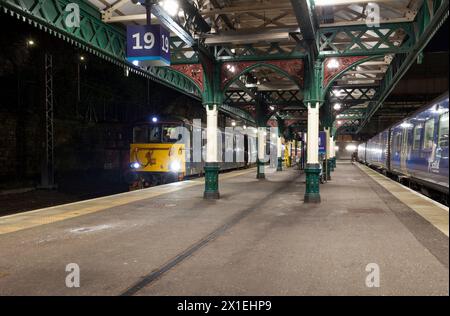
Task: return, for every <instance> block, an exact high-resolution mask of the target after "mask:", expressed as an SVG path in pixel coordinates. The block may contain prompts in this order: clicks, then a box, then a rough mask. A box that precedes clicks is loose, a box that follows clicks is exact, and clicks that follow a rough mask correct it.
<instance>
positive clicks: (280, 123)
mask: <svg viewBox="0 0 450 316" xmlns="http://www.w3.org/2000/svg"><path fill="white" fill-rule="evenodd" d="M277 125H278V138H277V171H283V152H282V150H281V146H282V143H281V136H282V135H283V131H284V128H285V126H284V121H283V119H282V118H281V117H277Z"/></svg>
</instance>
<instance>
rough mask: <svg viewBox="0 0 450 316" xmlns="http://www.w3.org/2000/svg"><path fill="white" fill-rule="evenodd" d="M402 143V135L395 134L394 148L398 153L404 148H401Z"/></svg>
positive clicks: (399, 133)
mask: <svg viewBox="0 0 450 316" xmlns="http://www.w3.org/2000/svg"><path fill="white" fill-rule="evenodd" d="M401 141H402V133H401V132H398V133H396V134H395V146H394V148H395V151H396V152H400V150H401V148H402V147H401Z"/></svg>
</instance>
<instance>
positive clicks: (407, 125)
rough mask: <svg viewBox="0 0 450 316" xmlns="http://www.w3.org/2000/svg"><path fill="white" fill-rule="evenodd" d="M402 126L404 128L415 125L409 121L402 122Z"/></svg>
mask: <svg viewBox="0 0 450 316" xmlns="http://www.w3.org/2000/svg"><path fill="white" fill-rule="evenodd" d="M400 127H402V128H405V129H406V128H410V127H413V125H412V124H411V123H408V122H406V121H405V122H403V123H402V124H400Z"/></svg>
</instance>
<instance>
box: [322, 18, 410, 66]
mask: <svg viewBox="0 0 450 316" xmlns="http://www.w3.org/2000/svg"><path fill="white" fill-rule="evenodd" d="M397 33H403V34H405V37H404V40H403V42H402V43H401V44H400V43H397V41H398V39H397V37H396V36H394V34H397ZM369 38H370V39H369ZM373 42H375V43H373ZM414 43H415V36H414V29H413V23H410V22H403V23H387V24H381V25H380V26H379V27H369V26H367V25H354V26H340V27H322V28H320V29H319V30H318V32H317V36H316V45H317V46H318V48H319V58H325V57H342V56H371V55H383V54H391V53H402V52H408V51H409V50H410V49H411V47H412V46H413V45H414ZM369 44H370V45H371V46H370V47H369Z"/></svg>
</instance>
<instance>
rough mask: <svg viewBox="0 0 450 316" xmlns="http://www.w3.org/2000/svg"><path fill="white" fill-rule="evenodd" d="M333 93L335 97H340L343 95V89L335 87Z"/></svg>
mask: <svg viewBox="0 0 450 316" xmlns="http://www.w3.org/2000/svg"><path fill="white" fill-rule="evenodd" d="M333 94H334V96H335V97H338V98H339V97H340V96H341V90H339V89H334V90H333Z"/></svg>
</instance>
